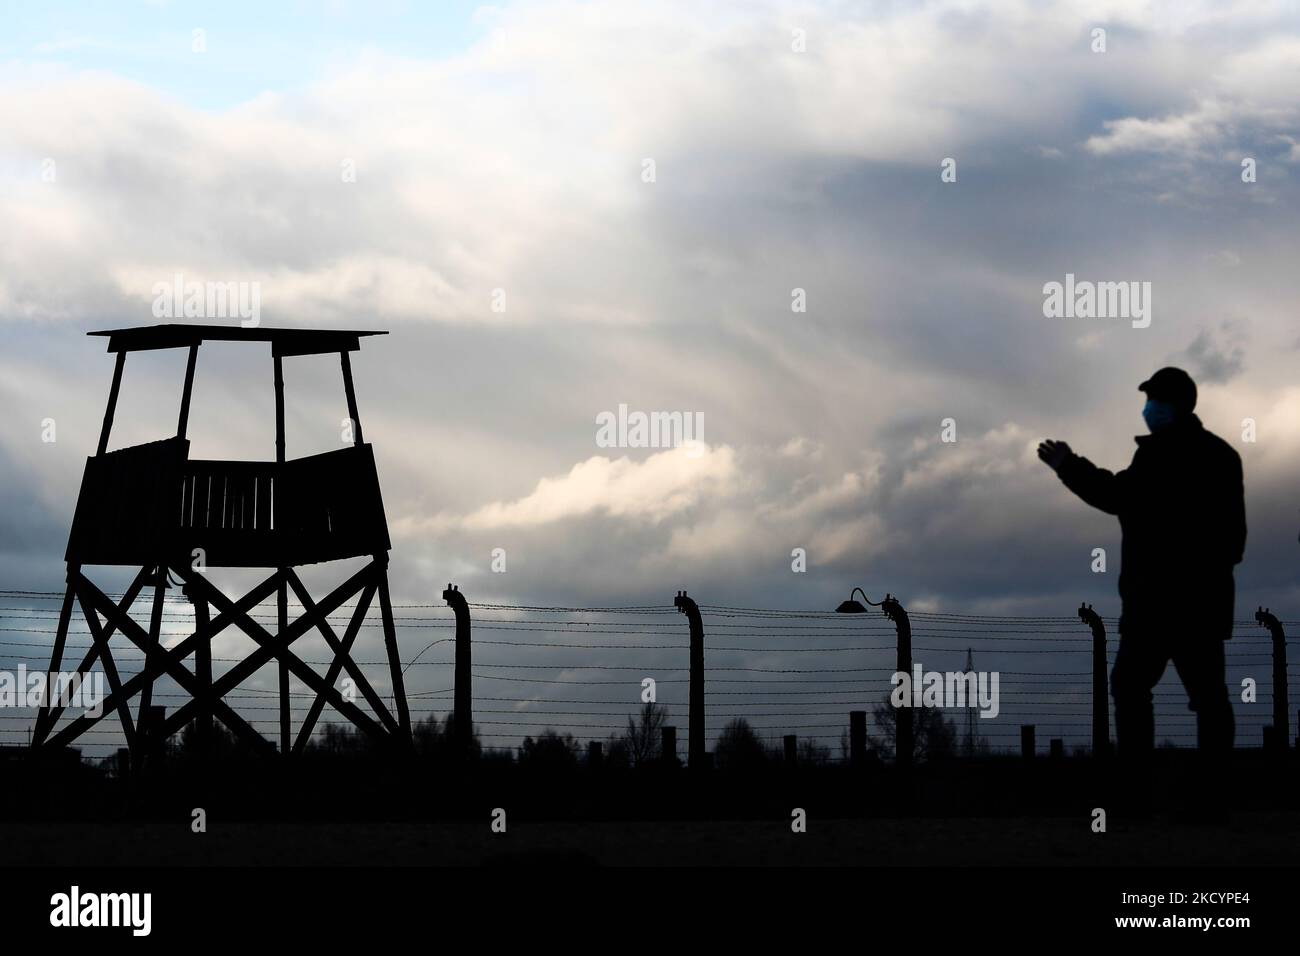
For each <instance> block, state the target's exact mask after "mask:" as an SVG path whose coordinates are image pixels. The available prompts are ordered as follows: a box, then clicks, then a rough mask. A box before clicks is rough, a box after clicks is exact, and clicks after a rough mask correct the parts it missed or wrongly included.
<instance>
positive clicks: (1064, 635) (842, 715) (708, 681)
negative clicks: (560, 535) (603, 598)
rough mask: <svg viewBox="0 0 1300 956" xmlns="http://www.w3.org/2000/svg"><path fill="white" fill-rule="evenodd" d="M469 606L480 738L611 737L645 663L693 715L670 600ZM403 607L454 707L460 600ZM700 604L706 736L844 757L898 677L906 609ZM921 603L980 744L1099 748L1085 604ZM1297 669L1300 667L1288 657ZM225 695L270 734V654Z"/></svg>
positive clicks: (924, 645)
mask: <svg viewBox="0 0 1300 956" xmlns="http://www.w3.org/2000/svg"><path fill="white" fill-rule="evenodd" d="M110 596H112V597H114V598H117V597H120V595H110ZM62 599H63V595H62V593H60V592H53V591H20V590H0V671H8V672H11V673H12V672H17V671H19V670H20V669H24V670H25V671H26V672H27V673H29V674H30V673H31V672H34V671H41V672H43V671H44V670H45V669H46V667H47V666H48V664H49V660H50V649H51V646H52V644H53V639H54V635H55V632H56V625H57V619H58V615H59V610H58V602H60V601H61V600H62ZM352 607H353V605H352V604H351V603H349V604H345V605H343V606H341V607H339V608H338V609H337V610H336V611H335V612H334V614H333V615H331V616H330V621H331V623H332V624H335V625H336V626H338V627H341V626H342V625H345V624H346V622H347V619H348V617H349V616H350V614H351V611H352ZM469 607H470V610H471V614H472V617H473V638H472V645H473V656H474V661H473V669H472V675H473V706H474V710H473V722H474V725H475V726H476V727H477V728H478V730H479V738H480V739H481V741H482V742H483V745H484V746H485V747H492V748H513V747H515V746H518V745H519V744H520V743H521V741H522V740H523V739H524V738H525V737H528V736H533V737H536V736H537V735H539V734H541V733H542V732H544V731H546V730H554V731H555V732H557V733H559V734H562V735H565V734H572V735H573V737H574V738H575V739H576V740H578V741H604V740H606V739H608V738H609V737H610V736H611V735H617V734H621V733H623V732H624V731H626V730H627V727H628V719H629V717H634V716H635V715H636V713H637V711H638V710H639V709H640V707H641V706H642V691H643V685H642V681H643V680H644V679H645V678H651V679H653V680H654V682H655V687H656V702H657V703H658V704H660V705H662V706H664V707H665V708H666V709H667V711H668V715H669V719H668V723H670V724H673V725H676V726H679V727H685V726H686V724H687V720H688V714H689V705H688V699H687V688H688V684H689V679H690V673H689V667H690V662H689V658H688V650H689V644H688V631H687V622H686V621H685V620H684V618H683V616H682V615H681V614H680V613H679V612H678V610H677V609H676V608H674V607H673V606H671V604H669V603H668V602H665V605H663V606H653V605H641V606H621V607H563V606H537V605H520V604H492V603H474V602H471V603H470V604H469ZM393 610H394V615H395V622H394V623H395V626H396V628H397V632H398V635H399V646H400V649H401V656H402V661H403V667H404V670H405V678H404V679H405V682H406V696H407V699H408V701H409V704H410V711H411V715H412V720H413V721H418V720H420V719H422V718H426V717H429V716H438V715H444V714H446V713H448V712H450V711H451V709H452V701H453V695H454V690H455V688H454V672H453V660H452V651H453V647H454V642H455V637H454V636H453V635H454V631H455V626H456V625H455V620H454V618H453V615H452V612H451V611H450V610H449V609H448V608H447V607H446V606H445V605H444V604H395V605H393ZM699 610H700V614H701V618H702V622H703V626H704V634H705V638H704V644H705V655H706V657H705V667H704V674H705V678H704V679H705V694H706V699H707V707H706V709H705V725H704V727H705V730H704V735H705V739H706V741H707V743H708V745H709V746H710V748H711V747H712V744H713V742H714V741H716V739H717V737H718V735H719V734H720V733H721V731H722V730H723V728H724V726H725V725H726V724H727V723H729V722H730V721H733V720H736V719H738V718H743V719H744V720H745V721H746V722H747V723H748V724H749V725H750V727H751V728H752V729H753V730H754V731H755V733H756V734H757V735H758V736H759V737H760V738H761V739H762V740H764V741H765V743H767V744H768V745H769V746H775V745H777V744H779V743H780V742H781V741H782V739H783V738H784V737H786V736H787V735H791V734H793V735H796V736H797V738H798V739H799V740H800V741H812V742H813V743H814V744H815V745H816V746H818V747H821V748H825V749H826V750H827V751H829V753H828V754H827V755H826V759H829V760H831V761H842V760H846V759H848V757H849V754H848V753H847V752H846V749H845V743H844V742H845V741H847V739H848V735H849V730H850V719H849V713H850V712H851V711H864V710H865V711H866V712H867V713H868V715H870V714H871V712H872V710H873V708H875V707H876V706H877V705H880V704H883V703H884V702H885V701H886V700H887V698H888V697H889V694H890V691H891V689H892V684H891V676H892V675H893V674H894V673H895V670H896V660H895V654H896V649H897V645H896V629H895V625H894V624H893V623H891V621H889V620H888V619H886V617H885V616H884V615H882V614H865V615H844V614H837V613H835V612H832V611H817V610H801V609H783V608H752V607H736V606H728V605H710V604H700V605H699ZM371 616H372V617H373V616H374V614H373V612H372V614H371ZM253 618H254V620H256V621H258V622H259V623H264V624H267V625H270V626H271V627H272V628H273V627H274V625H275V623H276V618H275V614H274V609H273V608H264V609H262V613H260V614H259V613H255V614H254V615H253ZM910 618H911V638H912V660H913V661H914V662H915V664H916V665H919V666H920V667H921V668H922V670H923V671H926V672H930V671H937V672H941V673H942V672H962V671H965V670H966V662H967V655H968V653H969V654H970V655H971V656H972V657H973V663H974V668H975V669H976V670H977V671H981V672H996V673H997V674H998V677H999V691H998V693H999V705H998V713H997V716H996V717H992V718H987V719H985V718H979V717H976V718H975V719H973V720H972V721H971V722H970V723H971V724H972V725H973V731H974V737H975V741H974V742H977V743H979V744H980V745H981V746H982V749H983V748H986V749H988V750H991V751H992V752H999V751H1005V752H1011V751H1018V750H1019V749H1020V742H1021V739H1022V737H1021V727H1022V726H1024V725H1032V726H1034V727H1035V731H1036V735H1037V739H1038V740H1039V741H1044V740H1049V739H1051V740H1060V741H1061V742H1062V746H1063V748H1064V749H1066V750H1069V751H1076V750H1090V749H1091V747H1092V714H1093V704H1094V700H1093V694H1094V690H1093V679H1094V671H1093V666H1092V665H1093V657H1092V647H1093V643H1092V642H1093V638H1092V635H1091V633H1090V632H1089V629H1088V627H1087V626H1085V624H1084V623H1082V622H1081V621H1080V619H1079V617H1078V616H1077V615H1075V614H1070V615H1064V614H1063V615H1061V616H1059V617H1055V616H1042V615H1040V616H1014V615H984V614H973V613H957V612H926V611H913V612H911V613H910ZM1102 622H1103V623H1104V625H1105V627H1106V631H1107V633H1108V635H1109V639H1108V640H1107V648H1106V649H1107V666H1106V670H1107V673H1109V668H1110V665H1111V664H1113V661H1114V651H1115V649H1116V647H1117V646H1118V635H1117V634H1116V624H1117V621H1116V620H1115V619H1114V618H1105V617H1103V618H1102ZM1296 623H1298V622H1296V621H1290V620H1288V621H1282V622H1281V624H1282V625H1284V626H1294V625H1295V624H1296ZM379 627H380V625H379V621H378V620H377V619H376V620H369V619H368V620H367V622H366V625H365V627H364V628H363V631H362V636H361V637H360V638H359V640H358V647H359V648H360V647H364V646H367V644H366V638H367V637H369V638H371V641H370V643H369V646H372V647H376V648H378V647H380V646H382V645H381V644H380V643H379V638H378V637H377V636H376V635H377V634H378V631H379ZM193 631H194V612H193V607H192V606H191V605H190V604H189V602H188V601H186V600H184V599H179V598H172V597H169V598H168V599H167V601H166V602H165V604H164V609H163V617H162V643H163V645H164V647H169V646H172V645H173V644H175V643H178V642H179V641H180V640H181V639H183V638H184V637H187V636H188V635H189V634H191V633H193ZM1269 639H1270V635H1269V633H1268V631H1267V630H1265V629H1264V628H1263V627H1261V626H1260V624H1259V623H1258V622H1257V621H1254V620H1242V621H1237V622H1235V624H1234V632H1233V639H1232V640H1231V641H1229V642H1227V645H1226V652H1227V655H1226V656H1227V684H1228V691H1229V696H1230V698H1231V700H1232V701H1233V708H1234V712H1235V715H1236V720H1237V737H1236V742H1237V746H1238V747H1254V746H1259V745H1260V744H1261V743H1262V742H1263V736H1264V727H1265V726H1266V725H1269V724H1270V723H1271V722H1272V720H1273V707H1272V695H1273V680H1274V672H1273V664H1272V663H1271V662H1272V661H1273V655H1272V654H1271V653H1270V650H1269V644H1268V641H1269ZM91 646H92V642H91V635H90V633H89V631H88V629H87V626H86V624H85V622H84V621H80V622H79V624H78V623H77V622H75V621H74V624H73V626H72V628H71V629H70V631H69V634H68V644H67V647H68V649H69V650H70V651H73V652H74V653H77V652H84V651H86V650H89V649H90V648H91ZM252 646H254V645H253V644H252V643H251V641H250V640H249V639H248V638H246V637H244V636H243V635H242V634H240V633H238V632H237V630H236V629H234V628H230V629H228V630H227V631H226V632H223V633H222V634H221V635H219V637H218V638H217V640H216V641H214V650H213V669H214V678H215V677H219V676H220V675H221V673H222V672H223V671H224V670H226V669H228V668H229V666H230V665H234V664H236V663H238V662H239V661H240V660H241V659H242V657H243V656H245V655H246V653H247V650H248V649H249V648H250V647H252ZM294 649H295V652H296V653H299V654H300V655H301V656H302V657H303V659H304V660H305V661H306V662H307V663H309V664H311V665H313V666H316V667H327V666H328V665H329V664H330V663H332V659H333V658H332V653H331V651H330V649H329V648H328V646H327V645H326V644H325V642H324V641H323V640H322V639H321V638H320V637H319V635H317V634H315V632H313V633H312V634H310V635H305V636H304V637H302V638H300V639H299V640H298V641H296V642H295V644H294ZM223 650H224V651H225V652H226V653H224V654H223V653H222V651H223ZM114 657H115V659H116V660H117V662H118V668H119V673H120V676H121V678H122V680H127V679H129V678H130V677H131V676H133V675H135V674H136V673H139V671H140V670H141V668H142V665H143V662H144V655H143V652H141V651H140V650H139V649H137V648H134V647H117V648H115V650H114ZM357 663H358V664H359V665H360V666H361V667H362V668H364V669H365V672H366V675H367V677H368V679H370V680H371V681H372V683H373V685H374V686H375V688H376V689H377V690H378V691H379V692H380V694H381V695H386V694H387V695H391V684H390V682H389V681H388V679H387V669H388V662H387V661H386V660H384V659H382V658H381V657H379V656H376V657H373V658H367V657H358V658H357ZM97 666H98V665H97ZM1246 678H1250V679H1253V680H1254V682H1255V685H1256V699H1255V701H1254V702H1253V703H1246V702H1244V701H1243V700H1242V694H1241V693H1240V691H1241V687H1242V681H1243V680H1245V679H1246ZM1286 679H1287V681H1288V682H1289V681H1292V680H1294V678H1291V677H1290V676H1289V675H1288V676H1287V678H1286ZM262 684H265V686H259V685H262ZM1290 690H1291V696H1290V699H1291V700H1295V699H1297V698H1296V696H1295V688H1290ZM290 691H291V693H290V697H291V699H292V701H293V706H292V707H291V713H292V714H293V715H294V718H295V720H297V719H300V718H301V716H302V715H304V714H306V713H307V712H308V710H309V709H310V705H311V702H312V701H313V700H315V698H316V694H315V693H314V692H313V691H311V690H309V689H308V688H307V687H306V686H304V685H302V684H301V683H299V682H297V681H296V680H295V681H293V682H291V686H290ZM153 696H154V698H155V700H156V701H157V702H158V703H160V704H163V705H169V706H179V705H180V703H183V702H184V701H186V700H189V699H190V695H189V694H187V693H185V692H183V691H182V690H181V689H180V688H179V687H178V686H177V685H175V684H174V682H172V681H170V680H169V679H166V678H160V679H159V680H158V683H157V686H156V690H155V692H154V695H153ZM225 700H226V701H227V702H228V703H230V704H231V706H232V707H234V709H235V710H236V711H237V712H238V713H239V714H240V715H241V716H243V717H244V718H245V719H247V720H248V722H249V723H250V724H251V725H252V726H253V727H255V728H257V729H258V730H259V731H261V732H262V733H264V734H266V735H267V736H268V737H274V730H275V728H276V727H277V726H278V723H279V721H278V712H279V703H278V702H279V690H278V687H277V686H276V683H275V665H274V663H273V662H272V663H270V664H268V665H267V666H266V667H265V668H264V669H263V670H262V671H259V672H258V673H257V674H255V675H254V676H253V677H252V678H251V679H250V680H249V681H248V682H246V683H245V684H244V685H241V686H240V687H239V688H238V689H236V690H234V691H232V692H231V693H229V694H227V695H225ZM1155 700H1156V722H1157V741H1158V742H1168V743H1172V744H1173V745H1174V746H1182V747H1186V746H1194V745H1195V742H1196V732H1195V731H1196V724H1195V720H1196V718H1195V714H1193V713H1191V712H1190V711H1188V710H1187V706H1186V694H1185V693H1184V691H1183V689H1182V687H1181V685H1180V684H1179V683H1178V680H1177V677H1176V676H1175V675H1174V673H1173V668H1172V667H1171V668H1169V669H1168V671H1167V673H1166V674H1165V677H1164V679H1163V680H1162V682H1161V684H1160V685H1159V686H1158V687H1157V688H1156V691H1155ZM942 713H943V716H944V717H945V718H946V719H948V720H951V721H952V722H953V723H954V724H955V725H956V726H955V730H956V733H957V737H958V741H959V743H964V738H965V735H966V733H967V723H966V721H965V716H966V714H965V712H963V711H959V710H954V709H952V708H947V709H945V710H944V711H943V712H942ZM35 714H36V710H35V709H34V708H9V707H6V708H3V709H0V746H8V747H13V746H22V745H24V744H26V743H27V742H28V740H29V737H30V732H31V729H32V725H33V724H34V722H35ZM73 716H75V714H70V715H65V717H64V719H65V720H69V719H71V718H72V717H73ZM331 720H333V721H336V722H343V723H346V721H344V720H342V718H340V717H339V715H338V714H337V713H336V712H334V710H333V708H332V707H329V706H328V705H327V706H326V709H325V711H324V713H323V715H322V720H321V722H320V723H318V724H317V730H316V734H317V736H319V734H320V733H321V728H322V727H323V725H324V724H325V723H326V722H329V721H331ZM1111 726H1112V727H1113V724H1112V725H1111ZM124 745H125V741H124V739H123V736H122V732H121V729H120V727H117V726H116V724H115V722H113V721H111V720H107V719H105V720H102V721H101V722H100V723H99V724H97V725H95V726H94V727H93V728H91V729H90V730H89V731H87V732H86V735H85V736H83V737H82V738H80V739H79V741H78V746H79V747H80V748H81V749H82V750H83V752H84V754H85V756H87V757H90V758H98V757H103V756H107V755H109V754H111V753H113V752H114V751H116V750H117V749H118V748H120V747H123V746H124Z"/></svg>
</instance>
